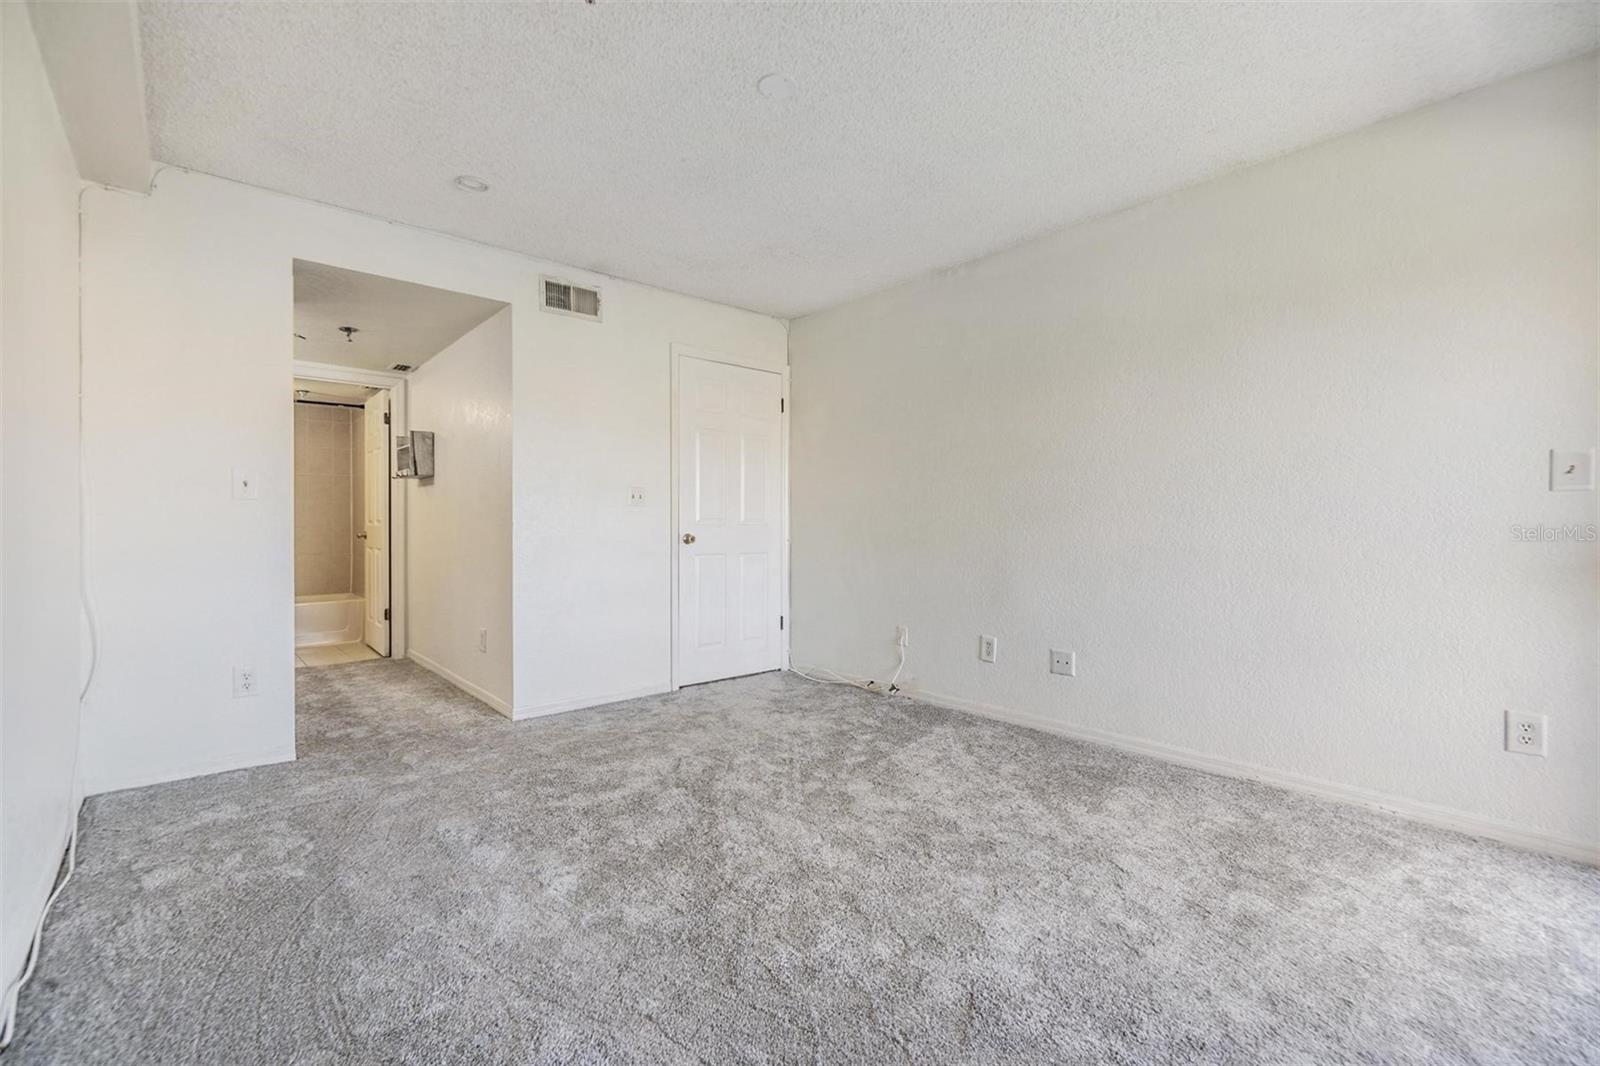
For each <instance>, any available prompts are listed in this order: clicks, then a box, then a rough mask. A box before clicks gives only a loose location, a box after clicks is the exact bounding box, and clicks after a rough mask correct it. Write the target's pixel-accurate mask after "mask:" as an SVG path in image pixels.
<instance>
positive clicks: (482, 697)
mask: <svg viewBox="0 0 1600 1066" xmlns="http://www.w3.org/2000/svg"><path fill="white" fill-rule="evenodd" d="M406 658H407V659H410V660H411V661H412V662H414V663H416V664H417V665H418V666H420V667H422V668H423V669H424V670H426V671H428V673H430V674H436V675H437V676H439V677H442V678H444V679H445V680H446V681H448V682H450V683H451V684H452V685H454V686H455V687H456V688H458V689H460V690H461V691H462V692H465V693H466V694H467V695H469V696H471V697H472V698H473V699H475V700H479V701H481V702H483V703H487V704H488V705H489V706H491V707H493V708H494V709H495V710H497V711H499V712H500V713H501V714H503V715H505V716H506V717H507V718H512V719H514V718H515V717H516V716H515V715H513V714H512V713H511V705H510V704H509V703H507V702H506V701H505V700H503V699H501V698H500V697H499V696H496V695H495V694H494V693H492V692H490V691H489V690H488V689H486V688H483V687H482V686H480V685H475V684H473V683H472V682H471V681H468V680H467V679H466V678H464V677H462V676H461V675H460V674H457V673H454V672H453V671H450V670H447V669H445V668H444V667H443V666H440V665H439V664H438V663H437V662H435V661H434V660H433V659H430V658H428V657H427V656H426V655H424V654H422V653H421V652H419V651H417V650H416V649H415V648H408V649H406Z"/></svg>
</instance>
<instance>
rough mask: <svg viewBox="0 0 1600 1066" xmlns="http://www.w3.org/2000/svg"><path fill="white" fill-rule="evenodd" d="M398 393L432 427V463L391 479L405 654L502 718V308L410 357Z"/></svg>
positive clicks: (505, 488) (413, 421) (507, 440)
mask: <svg viewBox="0 0 1600 1066" xmlns="http://www.w3.org/2000/svg"><path fill="white" fill-rule="evenodd" d="M406 403H407V413H406V417H407V418H408V419H409V421H410V428H412V429H425V430H431V431H432V432H433V433H434V447H435V471H436V473H435V476H434V477H432V478H430V479H428V480H425V481H407V482H403V483H402V484H403V485H404V487H405V491H406V575H407V576H406V588H407V593H406V605H407V606H406V620H407V626H408V627H409V628H408V633H409V636H408V637H407V642H408V644H409V645H410V647H409V654H410V656H411V658H413V659H415V660H417V661H418V662H420V663H422V664H423V665H424V666H426V667H428V669H430V670H434V671H436V672H438V673H440V674H442V675H444V676H445V677H447V678H449V679H450V680H451V681H453V682H455V683H456V684H458V685H460V686H461V687H462V688H465V689H466V690H467V691H468V692H471V693H473V694H474V695H476V696H478V697H479V698H480V699H483V700H484V701H485V702H487V703H489V704H491V705H492V706H494V707H495V709H497V710H499V711H500V712H501V713H503V714H506V715H508V716H509V715H510V714H511V713H512V710H513V707H512V695H511V426H512V418H511V310H510V309H509V308H507V309H506V310H504V311H501V312H499V313H498V314H495V315H494V316H492V317H491V318H489V319H488V320H487V321H486V322H484V323H483V324H481V325H479V326H477V327H476V328H475V329H473V330H472V331H471V332H470V333H468V334H466V336H464V337H462V338H461V339H460V340H458V341H456V342H455V343H454V344H452V345H450V347H448V348H446V349H444V350H443V351H442V352H439V353H438V354H437V355H435V356H433V358H431V359H429V360H428V361H427V362H425V363H423V364H422V365H421V366H419V367H418V368H417V369H416V370H415V371H414V372H413V373H412V374H411V376H410V380H409V382H408V383H407V386H406ZM480 629H487V630H488V631H489V635H488V642H487V647H486V649H485V650H483V651H479V650H478V631H479V630H480Z"/></svg>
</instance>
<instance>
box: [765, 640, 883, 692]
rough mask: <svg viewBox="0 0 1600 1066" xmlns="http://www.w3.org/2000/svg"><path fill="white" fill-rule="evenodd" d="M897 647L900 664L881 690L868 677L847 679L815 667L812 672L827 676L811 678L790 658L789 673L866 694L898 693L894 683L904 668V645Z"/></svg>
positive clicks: (842, 675)
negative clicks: (850, 687) (863, 690)
mask: <svg viewBox="0 0 1600 1066" xmlns="http://www.w3.org/2000/svg"><path fill="white" fill-rule="evenodd" d="M897 647H898V648H899V649H900V664H899V665H898V666H896V667H895V668H894V676H893V677H891V678H889V684H888V685H886V686H885V687H884V688H881V689H880V688H879V687H878V683H877V682H876V681H874V680H872V679H871V678H869V677H849V676H847V675H845V674H836V673H834V672H833V671H832V670H824V669H822V668H820V667H815V666H814V667H812V669H813V670H816V671H817V672H818V673H821V674H827V675H828V676H827V677H812V676H811V675H810V674H808V673H806V672H805V671H804V670H802V669H800V668H799V667H798V666H796V665H795V664H794V659H793V658H792V657H791V658H790V660H789V672H790V673H792V674H799V675H800V676H801V677H803V678H805V679H806V680H807V681H815V682H817V683H818V684H822V685H850V686H852V687H853V688H859V689H865V690H866V691H868V692H889V693H895V692H899V691H900V687H899V685H897V684H896V682H897V681H899V680H900V674H901V672H902V671H904V670H905V668H906V646H905V645H904V644H900V645H897Z"/></svg>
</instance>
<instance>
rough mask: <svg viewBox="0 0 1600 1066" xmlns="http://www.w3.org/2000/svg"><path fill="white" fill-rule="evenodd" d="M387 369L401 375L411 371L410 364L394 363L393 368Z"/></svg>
mask: <svg viewBox="0 0 1600 1066" xmlns="http://www.w3.org/2000/svg"><path fill="white" fill-rule="evenodd" d="M389 369H390V370H396V371H399V372H400V373H402V374H405V373H409V372H410V371H411V370H412V369H413V367H412V366H411V364H410V363H396V364H395V365H394V366H391V367H390V368H389Z"/></svg>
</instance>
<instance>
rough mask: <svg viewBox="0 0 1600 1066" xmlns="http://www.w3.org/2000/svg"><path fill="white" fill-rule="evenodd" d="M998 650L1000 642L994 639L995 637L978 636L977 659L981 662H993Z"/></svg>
mask: <svg viewBox="0 0 1600 1066" xmlns="http://www.w3.org/2000/svg"><path fill="white" fill-rule="evenodd" d="M999 651H1000V642H999V641H998V640H996V639H995V638H993V637H990V636H982V637H979V638H978V661H979V662H983V663H992V662H994V660H995V656H996V655H998V654H999Z"/></svg>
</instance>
